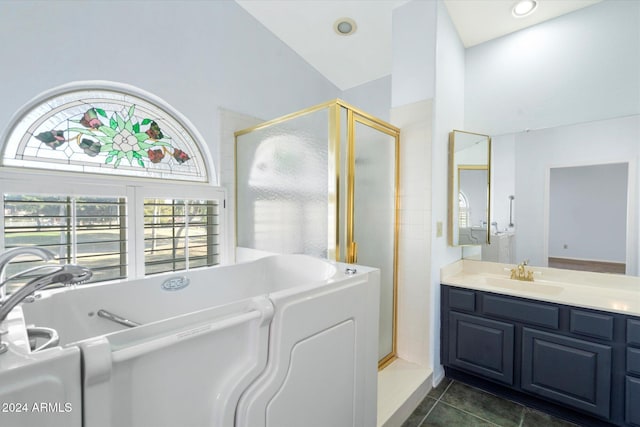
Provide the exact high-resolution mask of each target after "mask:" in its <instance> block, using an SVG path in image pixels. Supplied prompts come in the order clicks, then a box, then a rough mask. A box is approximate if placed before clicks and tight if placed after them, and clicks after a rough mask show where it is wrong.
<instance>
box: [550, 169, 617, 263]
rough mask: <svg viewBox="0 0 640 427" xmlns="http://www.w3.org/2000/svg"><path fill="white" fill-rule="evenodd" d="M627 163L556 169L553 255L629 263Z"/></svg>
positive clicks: (552, 185) (553, 172)
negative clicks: (627, 261) (627, 255)
mask: <svg viewBox="0 0 640 427" xmlns="http://www.w3.org/2000/svg"><path fill="white" fill-rule="evenodd" d="M628 171H629V164H628V163H611V164H604V165H592V166H574V167H568V168H567V167H562V168H552V169H551V174H550V180H549V256H550V257H556V258H571V259H584V260H596V261H608V262H618V263H622V264H624V263H625V262H626V243H627V187H628Z"/></svg>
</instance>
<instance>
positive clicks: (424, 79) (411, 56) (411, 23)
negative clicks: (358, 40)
mask: <svg viewBox="0 0 640 427" xmlns="http://www.w3.org/2000/svg"><path fill="white" fill-rule="evenodd" d="M435 3H436V2H431V1H429V2H425V1H419V0H413V1H410V2H408V3H406V4H404V5H402V6H400V7H397V8H396V9H394V11H393V18H392V19H393V20H392V22H393V39H392V43H391V48H392V50H391V60H392V66H391V82H392V83H391V85H392V87H393V91H392V93H391V106H392V107H400V106H403V105H408V104H412V103H414V102H418V101H422V100H424V99H433V96H434V93H435V67H434V63H435V57H434V54H435V48H436V34H435V32H436V25H435V22H436V19H437V13H438V12H437V8H436V4H435Z"/></svg>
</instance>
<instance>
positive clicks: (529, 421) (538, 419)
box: [522, 408, 576, 427]
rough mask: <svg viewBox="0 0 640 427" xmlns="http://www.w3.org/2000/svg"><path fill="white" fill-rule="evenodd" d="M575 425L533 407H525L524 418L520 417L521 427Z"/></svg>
mask: <svg viewBox="0 0 640 427" xmlns="http://www.w3.org/2000/svg"><path fill="white" fill-rule="evenodd" d="M540 426H545V427H576V424H573V423H570V422H569V421H564V420H561V419H559V418H555V417H554V416H552V415H549V414H545V413H543V412H540V411H536V410H535V409H531V408H525V410H524V418H523V419H522V427H540Z"/></svg>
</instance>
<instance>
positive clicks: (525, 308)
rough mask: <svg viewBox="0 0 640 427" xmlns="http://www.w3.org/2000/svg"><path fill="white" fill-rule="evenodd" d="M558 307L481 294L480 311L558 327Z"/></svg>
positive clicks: (553, 327)
mask: <svg viewBox="0 0 640 427" xmlns="http://www.w3.org/2000/svg"><path fill="white" fill-rule="evenodd" d="M559 312H560V309H559V308H558V307H554V306H551V305H546V304H542V303H537V302H532V301H523V300H517V299H514V298H508V297H501V296H496V295H484V294H483V295H482V313H484V314H488V315H490V316H497V317H502V318H504V319H509V320H517V321H520V322H523V323H529V324H532V325H539V326H545V327H547V328H552V329H558V319H559Z"/></svg>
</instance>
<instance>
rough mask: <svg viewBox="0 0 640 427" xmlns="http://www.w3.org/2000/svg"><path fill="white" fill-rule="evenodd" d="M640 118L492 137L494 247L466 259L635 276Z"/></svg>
mask: <svg viewBox="0 0 640 427" xmlns="http://www.w3.org/2000/svg"><path fill="white" fill-rule="evenodd" d="M639 140H640V118H639V117H638V116H630V117H620V118H613V119H608V120H600V121H596V122H588V123H580V124H574V125H568V126H559V127H555V128H549V129H541V130H535V131H526V132H519V133H514V134H505V135H494V136H492V154H491V161H492V163H491V178H490V179H491V195H490V199H491V202H490V204H491V217H490V218H491V220H490V221H489V223H490V225H491V224H493V225H491V227H490V230H491V232H492V236H491V244H489V245H487V244H484V245H477V246H471V247H465V248H463V258H474V259H482V260H486V261H497V262H506V263H517V262H521V261H523V260H529V264H530V265H532V266H539V267H554V268H568V269H574V270H585V271H596V272H608V273H620V274H627V275H636V276H637V275H638V270H639V267H638V266H639V265H640V225H639V222H640V221H639V218H640V215H639V213H640V173H639V171H638V159H640V144H638V141H639Z"/></svg>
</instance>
